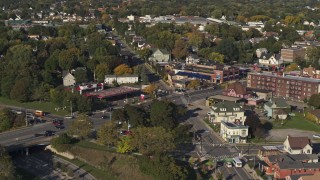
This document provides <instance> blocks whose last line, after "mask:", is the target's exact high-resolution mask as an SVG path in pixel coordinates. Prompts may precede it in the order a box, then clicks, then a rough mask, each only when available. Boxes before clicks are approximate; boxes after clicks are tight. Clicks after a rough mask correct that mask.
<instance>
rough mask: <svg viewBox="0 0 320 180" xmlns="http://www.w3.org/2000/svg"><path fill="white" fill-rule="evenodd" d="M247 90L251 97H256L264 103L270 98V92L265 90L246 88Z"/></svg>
mask: <svg viewBox="0 0 320 180" xmlns="http://www.w3.org/2000/svg"><path fill="white" fill-rule="evenodd" d="M247 90H249V91H251V92H252V94H253V95H252V96H257V97H259V98H262V99H263V100H265V101H269V100H270V98H272V91H271V90H266V89H254V88H247Z"/></svg>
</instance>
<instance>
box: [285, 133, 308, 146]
mask: <svg viewBox="0 0 320 180" xmlns="http://www.w3.org/2000/svg"><path fill="white" fill-rule="evenodd" d="M288 141H289V145H290V147H291V149H303V148H304V147H305V146H306V145H307V144H309V145H310V146H311V141H310V139H309V138H308V137H291V136H288Z"/></svg>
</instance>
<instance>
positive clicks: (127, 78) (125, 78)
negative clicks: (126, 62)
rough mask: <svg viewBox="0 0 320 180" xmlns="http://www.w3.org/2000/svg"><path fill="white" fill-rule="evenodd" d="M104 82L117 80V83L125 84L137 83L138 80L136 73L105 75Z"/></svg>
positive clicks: (109, 82)
mask: <svg viewBox="0 0 320 180" xmlns="http://www.w3.org/2000/svg"><path fill="white" fill-rule="evenodd" d="M104 82H105V83H106V84H112V83H113V82H117V83H118V84H127V83H130V84H131V83H137V82H139V76H138V75H121V76H117V75H106V76H105V79H104Z"/></svg>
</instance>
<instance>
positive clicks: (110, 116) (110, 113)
mask: <svg viewBox="0 0 320 180" xmlns="http://www.w3.org/2000/svg"><path fill="white" fill-rule="evenodd" d="M109 109H110V121H111V120H112V111H111V107H109Z"/></svg>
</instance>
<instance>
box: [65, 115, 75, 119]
mask: <svg viewBox="0 0 320 180" xmlns="http://www.w3.org/2000/svg"><path fill="white" fill-rule="evenodd" d="M64 118H65V119H73V116H70V115H66V116H64Z"/></svg>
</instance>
